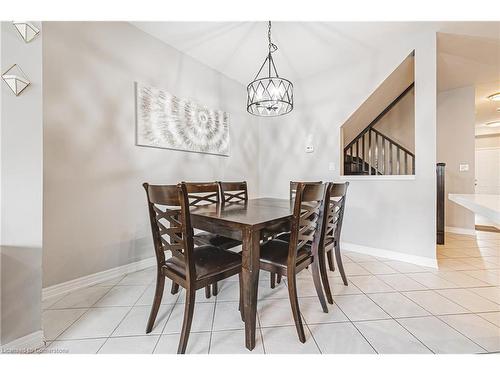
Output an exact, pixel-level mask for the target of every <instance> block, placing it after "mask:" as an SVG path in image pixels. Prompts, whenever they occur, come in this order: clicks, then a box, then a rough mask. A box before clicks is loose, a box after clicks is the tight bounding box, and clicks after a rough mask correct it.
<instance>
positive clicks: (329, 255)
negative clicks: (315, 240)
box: [326, 250, 335, 272]
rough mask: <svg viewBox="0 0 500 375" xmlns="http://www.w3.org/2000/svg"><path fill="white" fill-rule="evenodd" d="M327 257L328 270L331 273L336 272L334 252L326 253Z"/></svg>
mask: <svg viewBox="0 0 500 375" xmlns="http://www.w3.org/2000/svg"><path fill="white" fill-rule="evenodd" d="M326 257H327V259H328V268H329V269H330V271H332V272H333V271H335V264H334V263H333V251H332V250H329V251H327V252H326Z"/></svg>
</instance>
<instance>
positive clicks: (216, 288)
mask: <svg viewBox="0 0 500 375" xmlns="http://www.w3.org/2000/svg"><path fill="white" fill-rule="evenodd" d="M217 294H219V287H218V285H217V283H216V282H215V283H213V284H212V295H213V296H216V295H217Z"/></svg>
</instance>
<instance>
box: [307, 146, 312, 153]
mask: <svg viewBox="0 0 500 375" xmlns="http://www.w3.org/2000/svg"><path fill="white" fill-rule="evenodd" d="M306 152H307V153H309V152H314V147H313V146H312V145H307V146H306Z"/></svg>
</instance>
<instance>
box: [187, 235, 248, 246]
mask: <svg viewBox="0 0 500 375" xmlns="http://www.w3.org/2000/svg"><path fill="white" fill-rule="evenodd" d="M193 240H194V243H195V244H196V245H200V246H203V245H212V246H216V247H220V248H221V249H231V248H233V247H236V246H239V245H241V241H238V240H233V239H232V238H229V237H224V236H220V235H218V234H214V233H210V232H200V233H197V234H195V235H194V237H193Z"/></svg>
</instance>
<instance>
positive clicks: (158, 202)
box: [143, 183, 196, 280]
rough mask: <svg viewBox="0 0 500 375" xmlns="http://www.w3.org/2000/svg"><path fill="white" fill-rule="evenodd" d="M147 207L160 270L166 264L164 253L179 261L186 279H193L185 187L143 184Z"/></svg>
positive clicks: (190, 237) (190, 231)
mask: <svg viewBox="0 0 500 375" xmlns="http://www.w3.org/2000/svg"><path fill="white" fill-rule="evenodd" d="M143 186H144V189H145V190H146V195H147V198H148V207H149V217H150V222H151V231H152V234H153V242H154V247H155V253H156V260H157V263H158V266H159V268H161V267H162V266H163V265H164V264H165V252H166V251H170V252H171V254H172V256H173V257H176V258H177V259H178V260H181V261H182V262H183V263H184V265H185V267H186V275H189V276H187V277H189V278H193V280H194V279H195V278H196V274H195V266H194V263H193V262H192V261H191V260H192V259H193V257H192V253H193V246H194V245H193V228H192V227H191V221H190V216H189V205H188V203H187V202H188V201H187V192H186V189H185V186H183V185H182V184H179V185H149V184H147V183H145V184H143Z"/></svg>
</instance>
